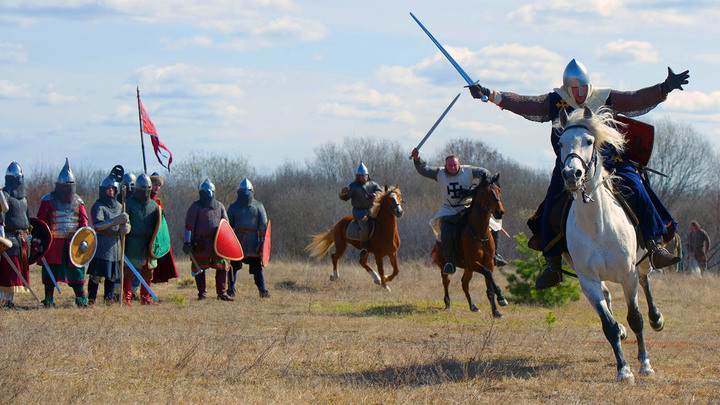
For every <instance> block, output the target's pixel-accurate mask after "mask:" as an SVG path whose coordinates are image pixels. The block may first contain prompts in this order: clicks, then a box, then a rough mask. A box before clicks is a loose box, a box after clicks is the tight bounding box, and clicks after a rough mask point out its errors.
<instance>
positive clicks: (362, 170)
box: [355, 160, 370, 176]
mask: <svg viewBox="0 0 720 405" xmlns="http://www.w3.org/2000/svg"><path fill="white" fill-rule="evenodd" d="M361 174H362V175H365V176H367V175H368V174H370V172H369V171H368V168H367V166H365V163H363V162H362V160H361V161H360V166H358V168H357V171H356V172H355V175H356V176H359V175H361Z"/></svg>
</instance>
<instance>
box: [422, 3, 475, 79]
mask: <svg viewBox="0 0 720 405" xmlns="http://www.w3.org/2000/svg"><path fill="white" fill-rule="evenodd" d="M410 17H412V18H413V20H415V22H416V23H418V25H419V26H420V28H422V30H423V31H425V33H426V34H427V36H428V37H430V40H431V41H433V43H435V46H437V47H438V49H440V52H442V54H443V55H445V57H446V58H447V60H449V61H450V63H451V64H452V65H453V66H454V67H455V70H457V71H458V73H460V76H462V78H463V79H465V81H466V82H467V84H468V86H472V85H473V84H475V81H474V80H473V79H471V78H470V76H468V74H467V73H465V71H464V70H463V68H461V67H460V65H458V63H457V62H455V59H453V57H452V56H450V54H449V53H448V51H446V50H445V48H443V46H442V45H440V42H438V41H437V40H436V39H435V37H434V36H433V35H432V34H431V33H430V31H428V30H427V28H425V26H424V25H422V23H421V22H420V20H418V19H417V18H415V16H414V15H413V13H410Z"/></svg>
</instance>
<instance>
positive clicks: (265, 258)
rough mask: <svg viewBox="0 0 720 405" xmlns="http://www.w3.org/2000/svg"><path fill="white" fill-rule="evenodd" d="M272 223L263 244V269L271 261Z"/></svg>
mask: <svg viewBox="0 0 720 405" xmlns="http://www.w3.org/2000/svg"><path fill="white" fill-rule="evenodd" d="M270 223H271V222H270V221H268V225H267V230H266V231H265V242H263V246H262V252H261V254H260V261H261V262H262V265H263V267H265V266H267V264H268V261H269V260H270V229H271V228H270Z"/></svg>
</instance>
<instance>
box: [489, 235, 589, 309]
mask: <svg viewBox="0 0 720 405" xmlns="http://www.w3.org/2000/svg"><path fill="white" fill-rule="evenodd" d="M513 239H515V241H516V242H517V250H518V252H520V253H521V254H522V255H523V256H526V257H527V260H511V261H510V264H512V265H514V266H515V267H516V270H515V272H514V273H511V272H507V271H503V270H502V269H501V270H500V272H501V273H502V274H503V275H504V276H505V278H506V279H507V281H508V287H507V290H508V292H509V293H510V295H511V298H512V300H513V301H515V302H521V303H526V304H540V305H544V306H548V307H550V306H554V305H558V304H564V303H566V302H568V300H573V301H577V300H579V299H580V284H579V283H578V282H577V281H575V280H574V279H573V278H572V277H567V276H566V277H563V282H562V283H560V285H558V286H557V287H553V288H547V289H544V290H536V289H535V280H536V279H537V278H538V277H539V276H540V274H541V273H542V271H543V269H544V268H545V259H544V258H543V256H542V253H541V252H538V251H535V250H532V249H530V248H529V247H528V238H527V236H525V234H524V233H522V232H521V233H520V234H518V235H515V236H513ZM564 268H565V270H569V268H567V267H565V266H564Z"/></svg>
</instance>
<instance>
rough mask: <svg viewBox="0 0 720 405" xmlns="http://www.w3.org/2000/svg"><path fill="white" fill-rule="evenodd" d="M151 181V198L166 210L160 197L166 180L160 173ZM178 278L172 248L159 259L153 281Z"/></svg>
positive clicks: (154, 174) (154, 175)
mask: <svg viewBox="0 0 720 405" xmlns="http://www.w3.org/2000/svg"><path fill="white" fill-rule="evenodd" d="M150 180H151V181H152V190H151V191H150V198H152V199H153V201H155V203H156V204H157V205H158V207H160V208H161V209H164V208H163V205H162V201H160V197H158V193H159V192H160V189H161V188H162V186H163V185H164V184H165V180H163V178H162V177H160V174H158V172H155V173H153V174H151V175H150ZM168 243H169V241H168ZM177 276H178V274H177V269H176V267H175V258H174V257H173V253H172V247H170V251H169V252H168V253H167V254H166V255H165V256H163V257H161V258H159V259H158V263H157V267H156V268H155V272H154V273H153V280H152V281H153V283H166V282H167V281H168V280H170V279H171V278H177Z"/></svg>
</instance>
